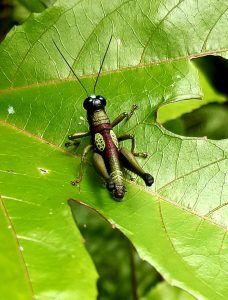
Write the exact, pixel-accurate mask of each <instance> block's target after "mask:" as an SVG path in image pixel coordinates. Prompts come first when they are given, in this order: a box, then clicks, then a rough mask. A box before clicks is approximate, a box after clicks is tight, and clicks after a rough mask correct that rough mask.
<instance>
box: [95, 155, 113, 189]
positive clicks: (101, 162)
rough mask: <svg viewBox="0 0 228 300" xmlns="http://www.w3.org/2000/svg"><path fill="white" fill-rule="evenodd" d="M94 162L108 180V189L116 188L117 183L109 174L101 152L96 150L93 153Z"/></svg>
mask: <svg viewBox="0 0 228 300" xmlns="http://www.w3.org/2000/svg"><path fill="white" fill-rule="evenodd" d="M93 163H94V166H95V168H96V170H97V171H98V172H99V174H100V175H101V176H102V177H103V178H104V180H105V181H106V186H107V189H108V190H109V191H112V190H113V189H114V188H115V184H114V182H113V180H112V178H111V177H110V176H109V174H108V171H107V168H106V165H105V162H104V159H103V157H102V156H101V155H100V154H99V153H96V152H95V153H94V154H93Z"/></svg>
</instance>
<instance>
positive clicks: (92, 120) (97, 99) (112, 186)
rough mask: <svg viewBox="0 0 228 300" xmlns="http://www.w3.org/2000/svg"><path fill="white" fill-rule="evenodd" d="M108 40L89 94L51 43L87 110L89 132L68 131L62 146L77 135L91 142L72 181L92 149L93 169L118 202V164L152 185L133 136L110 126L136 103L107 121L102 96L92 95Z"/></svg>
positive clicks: (73, 142) (74, 142)
mask: <svg viewBox="0 0 228 300" xmlns="http://www.w3.org/2000/svg"><path fill="white" fill-rule="evenodd" d="M111 40H112V36H111V38H110V40H109V43H108V46H107V48H106V51H105V54H104V57H103V59H102V62H101V65H100V69H99V72H98V75H97V78H96V81H95V84H94V89H93V94H92V95H89V94H88V92H87V90H86V88H85V86H84V85H83V83H82V82H81V81H80V79H79V77H78V76H77V74H76V73H75V72H74V70H73V69H72V67H71V66H70V64H69V63H68V61H67V60H66V58H65V57H64V55H63V54H62V52H61V51H60V49H59V47H58V46H57V44H56V43H55V41H54V40H53V42H54V44H55V46H56V48H57V49H58V52H59V53H60V55H61V56H62V58H63V59H64V61H65V62H66V64H67V65H68V67H69V68H70V70H71V72H72V73H73V74H74V76H75V77H76V79H77V80H78V82H79V83H80V85H81V86H82V88H83V89H84V90H85V92H86V94H87V98H86V99H85V100H84V103H83V107H84V109H85V110H86V111H87V120H88V123H89V131H87V132H78V133H74V134H71V135H69V136H68V139H69V140H70V142H67V143H65V146H66V147H69V146H72V145H78V144H79V143H80V139H81V138H83V137H86V136H91V144H90V145H87V146H86V147H85V148H84V150H83V152H82V156H81V167H80V177H79V178H78V179H77V180H76V181H74V182H72V183H73V184H77V183H79V182H80V181H81V179H82V175H83V170H82V164H83V162H84V161H85V158H86V155H87V154H88V152H89V151H90V150H92V151H93V163H94V166H95V168H96V169H97V171H98V173H100V175H101V176H102V177H103V178H104V180H105V182H106V187H107V189H108V190H109V191H110V192H111V193H112V194H113V198H114V199H115V200H116V201H121V200H122V199H123V197H124V194H125V192H126V188H125V186H124V183H123V173H122V167H125V168H126V169H128V170H130V171H133V172H134V173H135V174H137V175H139V176H140V177H141V178H142V179H143V180H144V182H145V184H146V185H147V186H151V185H152V184H153V182H154V178H153V177H152V176H151V175H150V174H149V173H146V172H145V171H144V170H143V169H142V167H141V166H140V165H139V163H138V162H137V160H136V159H135V156H141V157H147V153H137V152H135V138H134V135H133V134H124V135H121V136H119V137H117V136H116V135H115V133H114V131H113V128H114V127H115V126H116V125H117V124H119V123H120V122H121V121H123V120H124V119H129V118H130V117H131V116H132V115H133V113H134V111H135V110H136V109H137V105H133V106H132V109H131V111H130V112H129V113H127V112H123V113H122V114H120V115H119V116H118V117H117V118H116V119H115V120H114V121H112V122H110V120H109V118H108V116H107V114H106V112H105V106H106V99H105V98H104V97H103V96H99V95H96V92H95V91H96V85H97V82H98V79H99V76H100V73H101V70H102V67H103V64H104V61H105V57H106V55H107V52H108V49H109V46H110V44H111ZM124 140H131V151H129V150H128V149H126V148H123V147H121V146H120V142H122V141H124Z"/></svg>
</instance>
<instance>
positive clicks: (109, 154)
mask: <svg viewBox="0 0 228 300" xmlns="http://www.w3.org/2000/svg"><path fill="white" fill-rule="evenodd" d="M100 127H102V128H97V129H100V130H99V132H96V133H95V136H94V144H95V146H96V150H97V151H98V152H99V153H100V154H101V155H102V157H103V158H104V161H105V164H106V167H107V170H108V173H109V175H110V177H111V180H112V181H113V182H114V189H113V195H114V197H115V198H116V199H122V198H123V196H124V192H125V187H124V185H123V174H122V171H121V169H120V162H119V151H118V147H119V145H118V140H117V138H116V135H115V133H114V132H113V130H112V127H111V125H110V124H102V126H100Z"/></svg>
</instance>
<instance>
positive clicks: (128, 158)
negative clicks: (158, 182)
mask: <svg viewBox="0 0 228 300" xmlns="http://www.w3.org/2000/svg"><path fill="white" fill-rule="evenodd" d="M119 153H120V160H121V162H122V163H123V165H124V167H125V168H126V169H128V170H130V171H133V172H134V173H135V174H137V175H139V176H140V177H141V178H142V179H143V180H144V181H145V184H146V185H147V186H151V185H152V184H153V182H154V178H153V176H151V175H150V174H149V173H146V172H145V171H144V170H143V168H142V167H141V166H140V165H139V163H138V162H137V160H136V159H135V157H134V155H133V153H132V152H131V151H129V150H128V149H126V148H122V149H120V151H119Z"/></svg>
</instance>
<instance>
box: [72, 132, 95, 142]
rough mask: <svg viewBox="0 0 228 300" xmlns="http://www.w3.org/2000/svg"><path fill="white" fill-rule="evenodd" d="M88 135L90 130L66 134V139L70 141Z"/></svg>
mask: <svg viewBox="0 0 228 300" xmlns="http://www.w3.org/2000/svg"><path fill="white" fill-rule="evenodd" d="M88 135H90V131H87V132H76V133H74V134H70V135H68V139H69V140H71V141H73V140H76V139H80V138H82V137H85V136H88Z"/></svg>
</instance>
